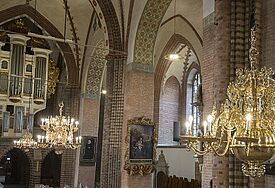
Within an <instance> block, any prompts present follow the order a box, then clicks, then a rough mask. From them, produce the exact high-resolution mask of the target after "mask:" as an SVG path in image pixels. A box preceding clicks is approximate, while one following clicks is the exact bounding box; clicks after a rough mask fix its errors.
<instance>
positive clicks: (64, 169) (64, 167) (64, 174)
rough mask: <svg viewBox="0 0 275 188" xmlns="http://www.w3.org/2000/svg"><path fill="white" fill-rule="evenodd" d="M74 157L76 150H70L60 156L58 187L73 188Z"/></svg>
mask: <svg viewBox="0 0 275 188" xmlns="http://www.w3.org/2000/svg"><path fill="white" fill-rule="evenodd" d="M75 156H76V150H70V149H69V150H65V151H64V153H63V154H62V161H61V176H60V187H64V186H65V185H68V186H70V187H73V186H74V170H75Z"/></svg>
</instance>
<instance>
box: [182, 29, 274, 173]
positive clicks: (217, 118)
mask: <svg viewBox="0 0 275 188" xmlns="http://www.w3.org/2000/svg"><path fill="white" fill-rule="evenodd" d="M258 54H259V52H258V50H257V48H256V31H255V27H254V28H252V29H251V47H250V50H249V59H250V69H248V68H245V69H239V70H237V71H236V80H235V81H234V82H231V83H229V85H228V87H227V99H226V100H225V101H224V102H223V103H222V104H221V107H220V109H219V111H217V110H216V107H215V106H214V108H213V111H212V113H211V114H210V115H209V116H208V117H207V121H205V122H204V123H203V126H202V129H203V130H201V132H202V134H200V135H192V131H191V126H190V125H191V122H187V123H186V134H185V135H184V136H182V137H181V139H182V141H183V143H186V144H187V148H189V149H190V150H192V151H194V152H195V153H196V154H198V155H205V154H207V153H209V152H214V153H215V154H216V155H217V156H224V155H225V154H227V153H228V151H229V150H230V151H231V153H232V154H233V155H235V157H236V158H238V159H239V160H241V161H242V162H243V164H242V171H243V173H244V175H246V176H251V177H260V176H263V175H264V173H265V165H264V163H265V162H266V161H268V160H270V159H271V158H272V156H273V155H274V152H275V80H274V79H272V76H273V75H274V72H273V71H272V70H271V69H267V68H266V67H263V68H262V69H259V63H258V59H257V56H258Z"/></svg>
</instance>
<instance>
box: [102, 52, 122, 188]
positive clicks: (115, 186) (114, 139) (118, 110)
mask: <svg viewBox="0 0 275 188" xmlns="http://www.w3.org/2000/svg"><path fill="white" fill-rule="evenodd" d="M107 59H108V62H107V70H106V90H107V95H106V96H105V110H104V111H105V112H104V127H103V141H102V160H101V176H100V187H101V188H120V187H121V165H122V163H121V156H122V154H121V148H122V146H121V144H122V140H123V137H122V126H123V111H124V88H123V87H124V85H123V79H124V62H125V58H124V57H113V56H108V57H107Z"/></svg>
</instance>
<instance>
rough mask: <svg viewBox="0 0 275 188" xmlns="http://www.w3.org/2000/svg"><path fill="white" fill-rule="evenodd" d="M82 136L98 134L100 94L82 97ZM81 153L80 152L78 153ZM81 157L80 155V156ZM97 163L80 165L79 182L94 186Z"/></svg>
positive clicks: (95, 135)
mask: <svg viewBox="0 0 275 188" xmlns="http://www.w3.org/2000/svg"><path fill="white" fill-rule="evenodd" d="M80 105H81V108H80V110H81V111H80V117H81V119H80V125H81V130H80V131H81V133H80V135H81V136H94V137H97V136H98V123H99V122H98V119H99V96H97V97H92V98H91V97H85V96H84V97H83V98H81V104H80ZM78 154H79V153H78ZM78 158H79V157H78ZM95 165H96V164H92V165H84V166H83V165H81V164H80V165H79V166H78V182H80V183H82V184H83V185H87V186H88V187H91V188H92V187H94V180H95V170H96V166H95Z"/></svg>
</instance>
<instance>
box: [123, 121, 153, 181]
mask: <svg viewBox="0 0 275 188" xmlns="http://www.w3.org/2000/svg"><path fill="white" fill-rule="evenodd" d="M126 144H127V146H128V147H127V150H126V153H125V165H124V169H125V170H126V171H127V172H128V174H130V175H135V174H139V175H142V176H143V175H147V174H150V173H152V172H153V171H154V164H155V159H156V144H157V131H156V124H155V123H154V122H153V121H152V120H151V119H149V118H145V117H137V118H133V119H130V120H128V127H127V136H126Z"/></svg>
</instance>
